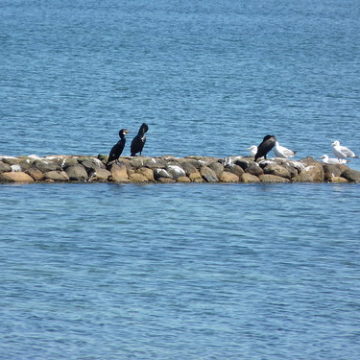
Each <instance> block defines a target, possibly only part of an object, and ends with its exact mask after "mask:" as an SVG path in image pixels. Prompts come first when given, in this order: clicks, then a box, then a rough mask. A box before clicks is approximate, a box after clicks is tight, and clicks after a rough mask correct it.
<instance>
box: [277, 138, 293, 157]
mask: <svg viewBox="0 0 360 360" xmlns="http://www.w3.org/2000/svg"><path fill="white" fill-rule="evenodd" d="M273 151H274V153H275V156H276V157H281V158H285V159H288V158H291V157H293V156H294V155H295V154H296V151H292V150H290V149H287V148H286V147H284V146H281V145H280V144H279V142H278V141H276V142H275V146H274V148H273Z"/></svg>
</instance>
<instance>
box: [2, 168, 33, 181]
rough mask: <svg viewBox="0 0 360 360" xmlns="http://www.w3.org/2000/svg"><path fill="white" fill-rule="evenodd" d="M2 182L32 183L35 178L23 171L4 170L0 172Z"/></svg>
mask: <svg viewBox="0 0 360 360" xmlns="http://www.w3.org/2000/svg"><path fill="white" fill-rule="evenodd" d="M0 182H19V183H32V182H34V179H33V178H32V177H31V176H30V175H28V174H26V173H24V172H22V171H19V172H4V173H2V174H0Z"/></svg>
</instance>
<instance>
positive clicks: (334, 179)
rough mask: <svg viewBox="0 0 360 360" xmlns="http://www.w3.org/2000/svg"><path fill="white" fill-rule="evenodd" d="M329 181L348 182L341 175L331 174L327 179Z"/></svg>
mask: <svg viewBox="0 0 360 360" xmlns="http://www.w3.org/2000/svg"><path fill="white" fill-rule="evenodd" d="M328 181H329V182H331V183H338V184H345V183H348V182H349V180H347V179H345V178H343V177H341V176H333V177H332V178H331V179H329V180H328Z"/></svg>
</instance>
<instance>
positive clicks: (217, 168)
mask: <svg viewBox="0 0 360 360" xmlns="http://www.w3.org/2000/svg"><path fill="white" fill-rule="evenodd" d="M208 167H209V168H210V169H211V170H213V171H214V173H215V174H216V176H217V177H219V176H220V174H221V173H222V172H223V171H224V165H222V164H220V163H219V162H218V161H213V162H212V163H210V164H209V165H208Z"/></svg>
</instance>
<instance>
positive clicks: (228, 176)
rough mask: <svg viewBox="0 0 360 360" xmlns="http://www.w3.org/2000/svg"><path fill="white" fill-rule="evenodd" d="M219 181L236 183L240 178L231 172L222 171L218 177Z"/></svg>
mask: <svg viewBox="0 0 360 360" xmlns="http://www.w3.org/2000/svg"><path fill="white" fill-rule="evenodd" d="M219 180H220V181H221V182H224V183H237V182H239V181H240V178H239V176H237V175H235V174H233V173H231V172H228V171H223V172H222V173H221V174H220V176H219Z"/></svg>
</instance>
